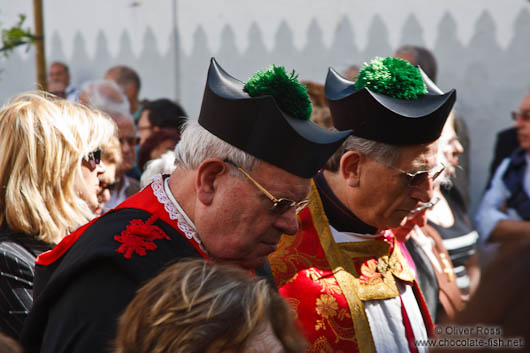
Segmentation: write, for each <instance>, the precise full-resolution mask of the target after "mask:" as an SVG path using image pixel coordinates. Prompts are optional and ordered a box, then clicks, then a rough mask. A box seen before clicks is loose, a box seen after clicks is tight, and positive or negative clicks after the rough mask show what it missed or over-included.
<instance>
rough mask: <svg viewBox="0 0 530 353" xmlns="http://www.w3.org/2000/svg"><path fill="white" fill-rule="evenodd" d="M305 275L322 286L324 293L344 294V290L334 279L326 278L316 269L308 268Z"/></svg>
mask: <svg viewBox="0 0 530 353" xmlns="http://www.w3.org/2000/svg"><path fill="white" fill-rule="evenodd" d="M305 273H306V276H307V278H310V279H311V280H312V281H314V282H318V283H319V284H320V286H321V287H322V288H321V289H320V291H321V292H322V293H331V294H339V295H340V294H342V289H340V286H339V284H338V283H337V280H336V279H335V278H334V277H332V276H331V277H324V276H325V275H324V273H323V272H322V271H321V270H319V269H318V268H315V267H311V268H308V269H307V270H306V271H305Z"/></svg>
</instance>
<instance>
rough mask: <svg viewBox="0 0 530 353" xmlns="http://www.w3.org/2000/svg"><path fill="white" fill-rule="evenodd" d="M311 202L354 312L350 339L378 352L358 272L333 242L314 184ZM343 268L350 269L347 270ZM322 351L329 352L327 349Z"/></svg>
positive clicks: (361, 349) (327, 251) (362, 351)
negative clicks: (365, 308) (361, 296)
mask: <svg viewBox="0 0 530 353" xmlns="http://www.w3.org/2000/svg"><path fill="white" fill-rule="evenodd" d="M309 199H310V200H312V202H311V204H310V205H309V210H310V212H311V217H312V219H313V223H314V227H315V230H316V232H317V234H318V237H319V240H320V244H321V246H322V249H323V250H324V253H325V255H326V259H327V261H328V263H329V265H330V267H331V268H332V270H333V274H334V276H335V278H336V280H337V283H338V284H339V286H340V288H341V290H342V292H343V294H344V297H345V299H346V302H347V303H348V307H349V309H350V314H348V315H350V317H351V319H352V321H353V327H354V332H355V335H354V334H353V332H352V333H351V335H350V336H349V340H350V341H352V342H354V343H355V344H356V345H357V347H358V351H359V352H360V353H375V345H374V342H373V338H372V333H371V331H370V326H369V324H368V319H367V317H366V313H365V311H364V305H363V303H362V301H361V300H360V298H359V296H358V291H359V287H360V285H359V281H358V279H357V278H355V277H354V275H353V274H357V271H356V269H355V266H354V265H353V263H352V262H351V257H350V258H349V259H347V258H345V257H344V254H343V253H342V252H341V251H340V249H339V248H338V247H337V244H336V243H335V242H334V241H333V237H332V235H331V231H330V229H329V221H328V219H327V217H326V215H325V212H324V207H323V206H322V201H321V200H320V197H319V195H318V192H317V190H316V187H315V184H314V183H313V184H312V185H311V191H310V192H309ZM343 266H346V268H344V267H343ZM315 344H316V342H315ZM315 344H314V345H313V347H312V349H311V351H315V352H318V351H317V350H313V349H314V348H315ZM321 351H322V352H326V351H325V350H321ZM330 351H332V350H330Z"/></svg>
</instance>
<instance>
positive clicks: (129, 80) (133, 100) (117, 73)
mask: <svg viewBox="0 0 530 353" xmlns="http://www.w3.org/2000/svg"><path fill="white" fill-rule="evenodd" d="M104 78H105V80H112V81H114V82H116V83H117V84H118V86H120V87H121V89H122V90H123V93H124V94H125V96H126V97H127V100H129V109H130V110H129V113H130V114H131V115H132V117H133V119H134V121H137V120H138V119H139V118H140V114H142V105H141V104H140V100H139V98H138V95H139V93H140V88H141V81H140V76H139V75H138V73H136V71H134V70H133V69H132V68H130V67H128V66H124V65H119V66H113V67H111V68H110V69H108V70H107V72H106V73H105V77H104Z"/></svg>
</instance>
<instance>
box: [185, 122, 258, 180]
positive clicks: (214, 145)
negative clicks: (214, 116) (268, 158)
mask: <svg viewBox="0 0 530 353" xmlns="http://www.w3.org/2000/svg"><path fill="white" fill-rule="evenodd" d="M236 128H237V127H236ZM183 129H184V131H183V132H182V136H181V138H180V141H179V143H178V144H177V146H176V147H175V164H176V166H177V167H179V168H185V169H197V168H199V166H200V165H201V163H202V162H203V161H204V160H205V159H207V158H219V159H222V160H229V161H230V162H232V163H234V164H236V165H237V166H239V167H241V168H243V169H245V170H247V171H251V170H252V169H253V168H254V167H255V166H256V163H257V162H258V159H257V158H255V157H253V156H251V155H250V154H248V153H246V152H244V151H242V150H240V149H238V148H236V147H234V146H232V145H230V144H228V143H227V142H225V141H223V140H221V139H220V138H218V137H217V136H215V135H213V134H211V133H210V132H209V131H208V130H206V129H205V128H203V127H202V126H200V125H199V122H198V121H196V120H188V121H187V122H186V123H185V124H184V128H183ZM229 171H230V173H231V174H232V175H235V176H239V173H237V172H236V171H235V170H233V168H230V169H229Z"/></svg>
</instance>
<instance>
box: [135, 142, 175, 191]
mask: <svg viewBox="0 0 530 353" xmlns="http://www.w3.org/2000/svg"><path fill="white" fill-rule="evenodd" d="M173 170H175V152H174V151H167V152H166V153H164V154H163V155H161V156H160V157H158V158H156V159H153V160H150V161H149V162H147V164H146V167H145V171H144V172H143V173H142V177H141V178H140V186H141V187H142V189H143V188H145V187H146V186H147V185H149V184H150V183H151V181H152V180H153V177H154V176H155V175H158V174H171V173H172V172H173Z"/></svg>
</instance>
